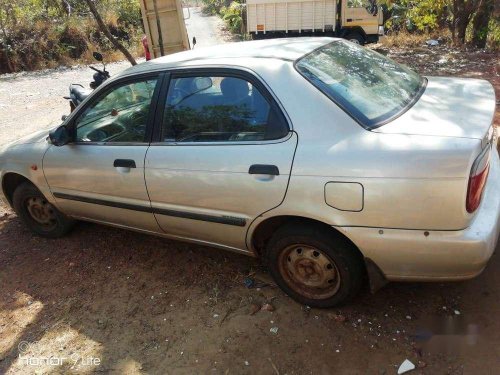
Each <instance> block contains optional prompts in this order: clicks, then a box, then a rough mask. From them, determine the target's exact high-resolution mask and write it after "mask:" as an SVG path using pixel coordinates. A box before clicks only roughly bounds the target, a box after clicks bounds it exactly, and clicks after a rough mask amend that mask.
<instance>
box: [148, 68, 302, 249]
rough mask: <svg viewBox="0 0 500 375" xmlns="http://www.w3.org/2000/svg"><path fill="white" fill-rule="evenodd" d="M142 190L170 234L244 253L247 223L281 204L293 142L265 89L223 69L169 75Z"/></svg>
mask: <svg viewBox="0 0 500 375" xmlns="http://www.w3.org/2000/svg"><path fill="white" fill-rule="evenodd" d="M165 97H166V98H165V100H163V103H164V104H163V105H162V104H161V101H160V102H159V106H158V111H160V112H159V113H160V115H159V122H158V123H157V124H156V125H157V128H155V129H156V134H155V137H156V138H155V142H153V143H152V144H151V147H150V148H149V149H148V152H147V156H146V169H145V176H146V184H147V188H148V192H149V197H150V199H151V204H152V209H153V212H154V214H155V217H156V219H157V221H158V223H159V225H160V226H161V228H162V229H163V230H164V231H165V232H166V233H168V234H169V235H171V236H174V237H179V238H184V239H192V240H198V241H201V242H204V243H209V244H216V245H220V246H223V247H228V248H232V249H237V250H243V251H245V250H246V245H245V236H246V232H247V229H248V226H249V225H250V223H251V222H252V221H253V220H254V219H255V218H256V217H258V216H259V215H260V214H262V213H263V212H265V211H267V210H270V209H272V208H274V207H276V206H278V205H280V203H281V202H282V201H283V199H284V197H285V193H286V189H287V186H288V181H289V176H290V171H291V168H292V162H293V156H294V152H295V148H296V146H297V136H296V134H295V133H293V132H292V131H291V127H290V125H289V121H288V120H287V118H286V116H285V114H284V113H283V111H282V109H281V107H280V106H279V105H278V104H277V102H276V100H275V99H274V98H273V96H272V95H271V93H270V92H269V90H267V89H266V87H265V85H264V84H263V83H262V82H260V81H259V80H258V79H257V78H255V77H254V76H253V75H251V74H249V73H247V72H242V71H237V70H230V69H217V70H206V69H200V70H191V71H190V72H189V73H177V74H175V73H174V74H172V75H171V77H170V79H169V83H168V95H166V96H165Z"/></svg>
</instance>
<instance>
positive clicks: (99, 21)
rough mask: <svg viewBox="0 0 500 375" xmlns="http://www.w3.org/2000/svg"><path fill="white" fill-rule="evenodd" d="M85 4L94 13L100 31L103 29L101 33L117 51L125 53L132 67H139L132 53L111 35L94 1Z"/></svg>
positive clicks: (89, 0)
mask: <svg viewBox="0 0 500 375" xmlns="http://www.w3.org/2000/svg"><path fill="white" fill-rule="evenodd" d="M85 2H86V3H87V5H88V7H89V9H90V12H92V14H93V15H94V18H95V20H96V22H97V25H99V29H101V31H102V32H103V33H104V35H106V37H107V38H108V39H109V41H110V42H111V43H112V44H113V46H114V47H115V48H116V49H117V50H119V51H121V53H123V55H124V56H125V57H126V58H127V60H128V61H130V63H131V64H132V65H137V63H136V61H135V59H134V57H133V56H132V55H131V54H130V52H129V51H127V49H126V48H125V47H124V46H123V45H122V44H121V43H120V42H118V40H117V39H116V38H115V37H114V36H113V35H112V34H111V32H110V31H109V29H108V27H107V26H106V24H105V23H104V21H103V20H102V18H101V15H100V14H99V12H98V11H97V8H96V7H95V5H94V2H93V1H92V0H85Z"/></svg>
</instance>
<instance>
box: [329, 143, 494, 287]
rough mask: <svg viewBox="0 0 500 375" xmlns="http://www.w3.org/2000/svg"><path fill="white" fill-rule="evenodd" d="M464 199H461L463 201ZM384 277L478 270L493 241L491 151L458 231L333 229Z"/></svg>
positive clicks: (452, 275) (454, 276)
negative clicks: (475, 200) (471, 210)
mask: <svg viewBox="0 0 500 375" xmlns="http://www.w3.org/2000/svg"><path fill="white" fill-rule="evenodd" d="M464 204H465V202H464ZM337 229H339V230H341V231H342V232H343V233H344V234H345V235H346V236H347V237H349V238H350V239H351V240H352V241H353V242H354V243H355V244H356V245H357V246H358V248H359V249H360V250H361V252H362V253H363V255H364V256H365V257H367V258H370V259H371V260H372V261H373V262H374V263H375V264H376V265H377V266H378V267H379V268H380V270H381V271H382V272H383V273H384V275H385V277H386V278H387V279H388V280H394V281H396V280H400V281H401V280H406V281H441V280H442V281H445V280H465V279H470V278H473V277H475V276H477V275H478V274H480V273H481V272H482V271H483V269H484V268H485V267H486V264H487V262H488V260H489V259H490V258H491V256H492V254H493V252H494V251H495V248H496V246H497V243H498V234H499V230H500V161H499V157H498V153H497V152H496V151H495V150H494V151H493V152H492V158H491V170H490V176H489V177H488V182H487V185H486V188H485V192H484V196H483V199H482V202H481V205H480V207H479V208H478V212H477V214H476V217H475V218H474V220H473V222H472V223H471V225H470V226H469V227H468V228H466V229H464V230H460V231H428V232H425V231H422V230H400V229H386V228H347V227H343V228H337Z"/></svg>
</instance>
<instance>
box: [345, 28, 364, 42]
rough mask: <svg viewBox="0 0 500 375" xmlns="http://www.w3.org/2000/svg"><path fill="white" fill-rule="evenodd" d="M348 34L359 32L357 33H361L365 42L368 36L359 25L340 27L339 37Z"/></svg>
mask: <svg viewBox="0 0 500 375" xmlns="http://www.w3.org/2000/svg"><path fill="white" fill-rule="evenodd" d="M349 34H359V35H361V36H362V37H363V39H364V40H365V43H366V41H367V40H368V36H367V35H366V32H365V30H364V29H363V28H362V27H361V26H354V27H346V28H342V29H341V30H340V37H341V38H345V37H347V36H348V35H349Z"/></svg>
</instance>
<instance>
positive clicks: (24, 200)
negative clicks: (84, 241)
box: [12, 182, 75, 238]
mask: <svg viewBox="0 0 500 375" xmlns="http://www.w3.org/2000/svg"><path fill="white" fill-rule="evenodd" d="M12 203H13V204H12V205H13V207H14V210H15V211H16V213H17V215H18V216H19V218H20V219H21V220H22V221H23V222H24V224H26V226H27V227H28V228H29V229H31V230H32V231H33V232H35V233H36V234H38V235H40V236H42V237H47V238H58V237H62V236H64V235H65V234H66V233H68V232H69V231H70V230H71V229H72V228H73V226H74V224H75V221H74V220H72V219H70V218H69V217H67V216H66V215H64V214H62V213H61V212H59V210H57V209H56V208H55V207H54V206H53V205H52V204H50V203H49V202H48V201H47V199H45V197H44V196H43V194H42V193H41V192H40V191H39V190H38V189H37V188H36V187H35V186H33V185H32V184H30V183H27V182H25V183H23V184H21V185H19V186H18V187H17V189H16V190H15V191H14V195H13V197H12Z"/></svg>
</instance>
